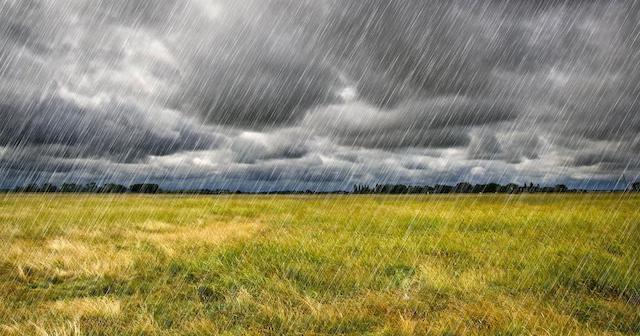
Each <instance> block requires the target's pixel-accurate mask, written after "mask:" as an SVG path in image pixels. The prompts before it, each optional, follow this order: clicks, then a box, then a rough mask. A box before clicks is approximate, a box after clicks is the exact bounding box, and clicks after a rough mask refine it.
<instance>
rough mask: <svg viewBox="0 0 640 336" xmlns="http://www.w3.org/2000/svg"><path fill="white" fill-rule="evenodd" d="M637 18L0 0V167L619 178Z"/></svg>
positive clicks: (614, 4)
mask: <svg viewBox="0 0 640 336" xmlns="http://www.w3.org/2000/svg"><path fill="white" fill-rule="evenodd" d="M638 22H640V3H638V2H636V1H631V0H628V1H625V0H616V1H597V0H593V1H575V0H548V1H524V0H511V1H506V0H504V1H503V0H493V1H480V0H477V1H474V0H453V1H444V0H443V1H413V0H384V1H383V0H371V1H357V0H320V1H311V0H295V1H294V0H270V1H261V0H243V1H226V0H220V1H216V0H190V1H176V0H167V1H150V0H134V1H130V0H129V1H125V0H113V1H106V0H100V1H96V2H86V1H77V0H57V1H45V0H24V1H10V0H0V97H1V98H2V100H1V101H0V121H1V122H2V124H1V125H0V150H1V153H2V154H1V156H0V162H2V164H3V165H4V167H5V168H6V169H11V171H12V173H11V174H18V173H19V172H21V171H22V172H30V171H67V172H71V173H73V172H75V171H78V170H80V171H82V170H83V169H84V168H83V167H85V166H86V165H90V166H91V172H92V174H96V172H99V171H100V170H101V169H103V170H109V169H115V170H118V171H121V172H124V171H126V172H127V174H136V173H138V172H139V171H141V170H145V167H146V168H148V170H149V172H150V173H149V174H154V175H153V176H156V177H159V176H165V177H166V176H172V174H173V176H176V178H177V176H180V178H186V177H188V176H192V175H193V176H194V178H202V176H206V175H207V174H210V175H212V176H213V175H215V174H220V175H217V176H221V177H220V178H238V179H242V176H251V179H254V180H260V179H265V180H269V181H276V180H278V179H280V178H282V179H289V180H295V179H299V180H309V181H316V183H337V181H339V180H349V179H352V178H361V179H376V178H377V179H385V174H386V175H388V176H395V175H394V174H399V175H398V176H402V178H406V179H411V178H416V179H418V178H420V179H424V178H425V177H426V176H429V174H435V175H433V176H441V175H439V174H445V173H443V171H450V172H454V171H455V175H456V176H459V177H464V176H471V175H469V174H470V173H469V172H470V171H471V169H473V168H475V170H474V171H475V172H476V173H478V174H486V175H491V174H494V173H495V172H496V171H499V172H500V173H505V172H507V173H508V174H513V175H518V174H521V175H530V176H538V177H541V176H543V177H547V175H554V174H559V175H562V176H556V177H554V178H558V179H562V178H568V179H569V178H570V179H573V177H572V176H574V175H575V176H582V177H584V176H588V174H601V175H602V176H611V174H618V173H621V172H623V171H625V170H629V169H630V170H634V171H637V170H638V164H637V161H638V159H637V158H638V156H639V155H640V146H639V145H638V143H639V139H638V137H639V136H638V134H640V119H639V117H638V115H640V114H639V113H638V110H639V109H640V102H639V99H638V97H640V24H639V23H638ZM434 151H435V152H434ZM427 152H428V153H429V154H428V155H427V154H425V153H427ZM371 153H376V154H375V155H374V154H371ZM386 156H393V157H394V160H395V161H393V162H387V163H385V164H384V165H381V166H376V165H375V164H373V163H371V160H383V161H384V158H385V157H386ZM347 158H348V159H347ZM367 160H368V161H367ZM176 162H178V163H176ZM367 162H368V163H367ZM140 165H141V166H140ZM154 165H155V166H154ZM180 165H183V166H184V167H182V166H180ZM132 167H136V168H135V169H134V168H132ZM152 167H153V168H152ZM158 167H160V168H158ZM406 167H412V169H409V170H408V171H410V172H407V171H405V169H406ZM312 170H313V171H314V172H313V173H312V172H311V171H312ZM214 171H215V172H216V173H214ZM123 174H124V173H123ZM403 174H404V175H403ZM505 174H506V173H505ZM442 176H444V175H442ZM447 176H453V175H447ZM582 177H578V178H582Z"/></svg>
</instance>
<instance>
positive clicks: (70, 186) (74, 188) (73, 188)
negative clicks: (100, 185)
mask: <svg viewBox="0 0 640 336" xmlns="http://www.w3.org/2000/svg"><path fill="white" fill-rule="evenodd" d="M81 190H82V187H81V186H80V185H78V184H75V183H63V184H62V186H61V187H60V192H65V193H72V192H79V191H81Z"/></svg>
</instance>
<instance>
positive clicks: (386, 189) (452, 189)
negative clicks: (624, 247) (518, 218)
mask: <svg viewBox="0 0 640 336" xmlns="http://www.w3.org/2000/svg"><path fill="white" fill-rule="evenodd" d="M628 190H629V191H640V182H637V183H634V184H633V185H632V186H631V187H630V188H629V189H628ZM586 191H587V190H584V189H569V188H567V186H566V185H564V184H557V185H555V186H545V187H541V186H540V185H539V184H537V185H534V184H533V183H529V184H524V185H522V186H521V185H518V184H515V183H509V184H505V185H500V184H498V183H487V184H475V185H473V184H471V183H468V182H460V183H458V184H456V185H446V184H436V185H434V186H428V185H425V186H412V185H404V184H376V185H375V186H374V187H370V186H369V185H366V184H356V185H354V186H353V192H352V193H354V194H450V193H456V194H481V193H504V194H517V193H562V192H586Z"/></svg>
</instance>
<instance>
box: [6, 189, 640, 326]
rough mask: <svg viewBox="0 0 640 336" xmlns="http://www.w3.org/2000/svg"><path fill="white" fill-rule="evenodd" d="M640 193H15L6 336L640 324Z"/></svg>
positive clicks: (9, 208)
mask: <svg viewBox="0 0 640 336" xmlns="http://www.w3.org/2000/svg"><path fill="white" fill-rule="evenodd" d="M639 248H640V197H638V196H636V195H623V194H589V195H520V196H507V195H499V196H491V195H483V196H454V195H442V196H419V197H411V196H402V197H380V196H348V197H345V196H331V197H319V196H316V197H299V196H276V197H270V196H221V197H207V196H201V197H200V196H198V197H179V196H157V197H144V196H95V195H90V196H89V195H76V196H73V195H7V196H1V197H0V334H8V335H33V334H42V335H79V334H82V335H129V334H144V335H183V334H184V335H210V334H227V335H255V334H271V335H281V334H304V335H310V334H354V335H361V334H372V335H402V334H407V335H411V334H417V335H420V334H425V335H463V334H491V335H528V334H544V335H546V334H553V335H556V334H576V335H585V334H594V335H596V334H597V335H602V334H611V335H615V334H638V333H640V265H639V260H638V257H639Z"/></svg>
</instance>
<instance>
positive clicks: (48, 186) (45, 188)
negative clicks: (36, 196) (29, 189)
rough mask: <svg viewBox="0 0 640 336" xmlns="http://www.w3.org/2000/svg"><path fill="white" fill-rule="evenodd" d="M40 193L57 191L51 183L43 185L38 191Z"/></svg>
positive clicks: (56, 187)
mask: <svg viewBox="0 0 640 336" xmlns="http://www.w3.org/2000/svg"><path fill="white" fill-rule="evenodd" d="M40 191H42V192H48V193H49V192H56V191H58V186H56V185H55V184H51V183H44V184H43V185H42V188H41V189H40Z"/></svg>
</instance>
